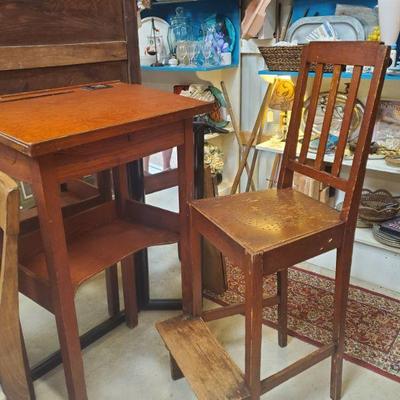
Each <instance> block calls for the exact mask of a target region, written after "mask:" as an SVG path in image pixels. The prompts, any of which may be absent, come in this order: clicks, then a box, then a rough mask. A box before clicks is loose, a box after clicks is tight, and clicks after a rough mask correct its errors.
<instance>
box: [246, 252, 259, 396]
mask: <svg viewBox="0 0 400 400" xmlns="http://www.w3.org/2000/svg"><path fill="white" fill-rule="evenodd" d="M262 282H263V265H262V257H255V258H254V259H252V260H251V262H250V265H249V266H248V268H247V271H246V299H245V302H246V311H245V318H246V338H245V351H246V355H245V379H246V383H247V384H248V386H249V388H250V392H251V400H258V399H260V396H261V381H260V369H261V339H262V310H263V306H262V301H263V293H262Z"/></svg>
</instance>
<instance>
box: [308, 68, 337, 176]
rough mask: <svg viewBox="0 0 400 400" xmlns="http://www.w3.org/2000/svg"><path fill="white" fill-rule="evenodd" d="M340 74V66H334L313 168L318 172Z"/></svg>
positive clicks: (323, 153) (326, 140)
mask: <svg viewBox="0 0 400 400" xmlns="http://www.w3.org/2000/svg"><path fill="white" fill-rule="evenodd" d="M341 73H342V66H341V65H335V67H334V69H333V76H332V81H331V87H330V90H329V96H328V104H327V106H326V112H325V118H324V122H323V124H322V130H321V136H320V138H319V146H318V153H317V158H316V160H315V164H314V165H315V168H316V169H318V170H320V169H321V167H322V163H323V161H324V155H325V150H326V144H327V142H328V136H329V130H330V128H331V123H332V117H333V113H334V111H335V105H336V97H337V93H338V89H339V83H340V75H341Z"/></svg>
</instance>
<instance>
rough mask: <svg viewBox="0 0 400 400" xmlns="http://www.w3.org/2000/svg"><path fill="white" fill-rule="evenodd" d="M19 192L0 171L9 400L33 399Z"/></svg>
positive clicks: (2, 329) (0, 296)
mask: <svg viewBox="0 0 400 400" xmlns="http://www.w3.org/2000/svg"><path fill="white" fill-rule="evenodd" d="M18 233H19V191H18V186H17V184H16V183H15V182H14V181H13V180H12V179H11V178H9V177H8V176H7V175H5V174H3V173H1V172H0V239H1V240H0V242H1V243H2V249H1V250H0V354H1V356H0V383H1V385H2V388H3V391H4V393H5V395H6V397H7V398H8V399H10V400H27V399H34V397H35V395H34V392H33V385H32V381H31V378H30V371H29V368H28V364H27V357H26V353H25V346H24V343H23V337H22V332H21V328H20V323H19V313H18V308H19V307H18V261H17V257H18V256H17V246H18V243H17V242H18Z"/></svg>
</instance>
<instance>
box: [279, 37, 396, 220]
mask: <svg viewBox="0 0 400 400" xmlns="http://www.w3.org/2000/svg"><path fill="white" fill-rule="evenodd" d="M389 55H390V50H389V48H388V47H387V46H384V45H383V44H381V43H378V42H313V43H310V44H309V45H307V46H305V48H304V50H303V54H302V58H301V67H300V73H299V77H298V80H297V85H296V94H295V99H294V103H293V110H292V117H291V120H290V125H289V130H288V138H287V143H286V147H285V152H284V156H283V161H282V167H281V172H280V177H279V184H278V187H279V188H288V187H292V184H293V174H294V172H297V173H300V174H302V175H306V176H308V177H310V178H313V179H315V180H317V181H319V182H322V183H324V184H326V185H328V186H331V187H333V188H335V189H339V190H341V191H343V192H345V200H344V204H343V209H342V212H341V218H342V219H343V220H344V221H347V220H349V219H351V220H354V221H355V217H356V215H357V211H358V203H359V201H360V196H361V190H362V185H363V181H364V176H365V169H366V164H367V160H368V154H369V147H370V144H371V139H372V134H373V130H374V124H375V119H376V114H377V108H378V104H379V100H380V95H381V91H382V87H383V82H384V79H385V73H386V68H387V66H388V65H389ZM326 65H333V66H334V67H333V73H332V80H331V84H330V89H329V95H328V101H327V104H326V107H325V110H326V111H325V116H324V120H323V124H322V130H321V135H320V138H319V147H318V152H317V154H316V159H315V160H314V161H310V160H307V154H308V151H309V146H310V141H311V134H312V129H313V125H314V119H315V114H316V110H317V107H318V100H319V95H320V91H321V83H322V79H323V74H324V68H325V66H326ZM349 65H350V66H353V67H354V69H353V73H352V78H351V81H350V86H349V91H348V95H347V100H346V104H345V107H344V115H343V121H342V125H341V129H340V134H339V139H338V143H337V146H336V151H335V157H334V162H333V165H332V170H331V172H330V173H328V172H325V171H324V170H323V167H324V155H325V151H326V147H327V142H328V137H329V131H330V127H331V123H332V117H333V113H334V110H335V104H336V98H337V94H338V89H339V83H340V79H341V75H342V72H343V71H344V69H345V67H346V66H349ZM311 66H315V77H314V82H313V84H312V89H311V97H310V101H309V108H308V114H307V119H306V122H305V128H304V138H303V143H302V146H301V151H300V155H299V156H298V157H297V155H296V151H297V144H298V140H299V130H300V124H301V119H302V111H303V106H304V95H305V92H306V88H307V81H308V78H309V70H310V67H311ZM364 66H372V67H374V72H373V74H372V78H371V80H370V87H369V91H368V96H367V100H366V104H365V110H364V115H363V119H362V122H361V126H360V132H359V137H358V141H357V145H356V150H355V153H354V158H353V163H352V166H351V170H350V174H349V177H348V179H343V178H341V177H340V172H341V167H342V163H343V158H344V152H345V149H346V144H347V140H348V136H349V130H350V125H351V122H352V116H353V110H354V106H355V103H356V101H357V95H358V91H359V86H360V80H361V75H362V72H363V67H364Z"/></svg>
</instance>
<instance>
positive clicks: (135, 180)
mask: <svg viewBox="0 0 400 400" xmlns="http://www.w3.org/2000/svg"><path fill="white" fill-rule="evenodd" d="M128 180H129V188H130V196H131V197H132V198H133V199H134V200H136V201H141V202H143V203H144V202H145V192H144V175H143V164H142V161H141V160H138V161H134V162H132V163H129V164H128ZM134 257H135V258H134V264H135V267H136V285H137V286H136V287H137V289H136V290H137V298H138V307H139V310H181V309H182V302H181V300H179V299H151V298H150V284H149V262H148V256H147V249H144V250H141V251H138V252H137V253H136V254H135V255H134Z"/></svg>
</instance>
